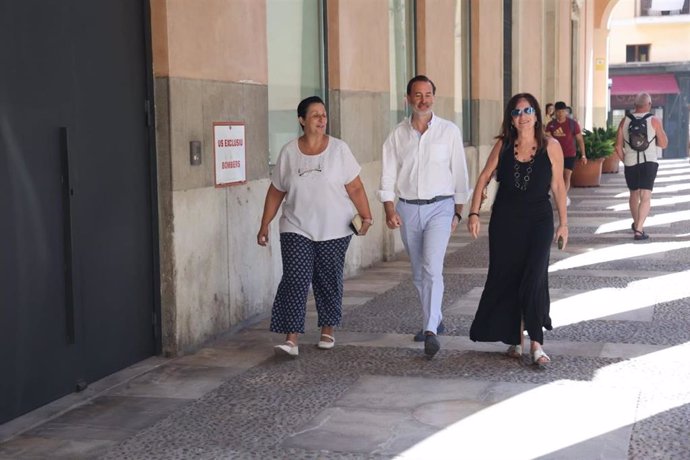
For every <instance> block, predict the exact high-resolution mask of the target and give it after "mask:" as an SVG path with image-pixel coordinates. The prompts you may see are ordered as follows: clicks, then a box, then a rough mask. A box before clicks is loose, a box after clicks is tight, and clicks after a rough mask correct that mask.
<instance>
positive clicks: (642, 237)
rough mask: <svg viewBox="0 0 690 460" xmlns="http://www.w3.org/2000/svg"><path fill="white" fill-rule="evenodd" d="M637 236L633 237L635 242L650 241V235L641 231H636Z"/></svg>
mask: <svg viewBox="0 0 690 460" xmlns="http://www.w3.org/2000/svg"><path fill="white" fill-rule="evenodd" d="M634 232H635V236H634V237H633V238H634V239H635V241H641V240H648V239H649V235H647V234H646V233H645V232H641V231H639V230H634Z"/></svg>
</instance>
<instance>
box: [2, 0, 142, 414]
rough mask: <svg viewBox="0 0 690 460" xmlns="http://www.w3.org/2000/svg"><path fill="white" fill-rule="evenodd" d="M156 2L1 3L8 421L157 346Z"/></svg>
mask: <svg viewBox="0 0 690 460" xmlns="http://www.w3.org/2000/svg"><path fill="white" fill-rule="evenodd" d="M142 3H143V2H142V0H100V1H98V2H94V1H92V0H61V1H56V2H52V1H51V2H46V1H41V0H22V1H21V2H17V1H14V0H0V68H2V69H3V71H2V72H0V149H1V150H0V242H1V243H0V248H1V250H0V375H1V378H0V423H2V422H4V421H7V420H9V419H11V418H14V417H16V416H18V415H20V414H22V413H25V412H27V411H29V410H31V409H33V408H35V407H38V406H40V405H42V404H45V403H47V402H49V401H51V400H54V399H56V398H58V397H60V396H62V395H65V394H67V393H70V392H72V391H74V390H75V389H76V388H77V386H80V385H82V384H84V383H89V382H92V381H94V380H96V379H98V378H101V377H103V376H105V375H107V374H109V373H112V372H114V371H116V370H118V369H121V368H123V367H125V366H127V365H129V364H131V363H134V362H136V361H139V360H141V359H143V358H145V357H147V356H150V355H152V354H153V353H154V351H155V343H154V330H153V327H152V317H153V312H154V307H155V305H154V304H155V301H154V292H155V282H154V279H155V276H154V269H155V267H154V262H153V253H154V251H153V229H152V222H153V219H152V209H153V208H152V206H153V200H152V196H151V164H150V163H151V162H150V153H149V152H150V151H149V145H148V128H147V117H146V112H145V102H146V99H147V90H146V81H147V80H146V78H147V66H146V59H145V49H146V48H145V38H144V26H143V24H144V18H143V12H144V9H143V5H142Z"/></svg>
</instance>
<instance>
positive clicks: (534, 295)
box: [467, 93, 568, 365]
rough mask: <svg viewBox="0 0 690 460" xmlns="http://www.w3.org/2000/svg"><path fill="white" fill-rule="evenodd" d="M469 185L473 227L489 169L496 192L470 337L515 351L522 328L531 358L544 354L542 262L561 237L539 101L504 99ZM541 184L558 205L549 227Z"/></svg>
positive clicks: (553, 153) (557, 169)
mask: <svg viewBox="0 0 690 460" xmlns="http://www.w3.org/2000/svg"><path fill="white" fill-rule="evenodd" d="M497 139H498V141H497V142H496V144H495V145H494V147H493V149H492V150H491V153H490V155H489V158H488V159H487V161H486V165H485V166H484V170H483V171H482V172H481V174H480V175H479V178H478V180H477V186H476V187H475V189H474V195H473V196H472V202H471V207H470V213H469V218H468V222H467V228H468V230H469V231H470V233H471V234H472V236H473V237H475V238H476V237H477V236H478V235H479V208H480V206H481V201H482V194H483V192H484V188H485V186H486V184H487V183H488V182H489V179H490V178H491V176H492V174H493V173H494V171H496V174H497V176H496V179H497V180H498V183H499V186H498V192H497V194H496V199H495V201H494V204H493V208H492V211H491V220H490V222H489V273H488V276H487V279H486V284H485V286H484V292H483V293H482V297H481V300H480V301H479V307H478V308H477V313H476V315H475V317H474V321H473V322H472V327H471V329H470V338H471V339H472V340H473V341H480V342H496V341H501V342H503V343H506V344H508V345H510V347H509V348H508V355H509V356H512V357H515V358H521V357H522V338H523V330H526V331H527V333H528V334H529V337H530V340H531V344H530V354H531V357H532V362H533V363H535V364H538V365H545V364H546V363H548V362H549V361H550V359H549V357H548V356H547V355H546V353H544V351H543V350H542V344H543V343H544V332H543V329H544V328H546V329H547V330H551V328H552V326H551V318H550V317H549V307H550V299H549V282H548V266H549V252H550V248H551V242H552V241H553V240H558V239H559V238H560V239H562V240H563V242H562V246H561V247H562V248H563V247H565V245H566V244H567V243H568V217H567V214H566V206H565V185H564V183H563V151H562V150H561V146H560V144H559V143H558V141H556V140H554V139H551V138H547V137H545V136H544V125H543V122H542V118H541V109H540V108H539V103H538V102H537V100H536V99H535V98H534V96H532V95H531V94H528V93H520V94H516V95H515V96H513V97H512V98H511V99H510V101H509V102H508V104H507V106H506V109H505V114H504V117H503V124H502V127H501V133H500V134H499V135H498V136H497ZM549 189H551V192H552V193H553V196H554V201H555V203H556V208H557V209H558V220H559V225H558V228H556V231H555V238H554V228H553V227H554V222H553V211H552V209H551V202H550V201H549Z"/></svg>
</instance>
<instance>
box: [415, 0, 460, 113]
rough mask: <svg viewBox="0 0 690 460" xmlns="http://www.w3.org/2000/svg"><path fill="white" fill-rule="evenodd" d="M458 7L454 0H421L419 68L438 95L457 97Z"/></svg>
mask: <svg viewBox="0 0 690 460" xmlns="http://www.w3.org/2000/svg"><path fill="white" fill-rule="evenodd" d="M455 8H456V5H455V1H453V0H422V1H419V2H417V24H418V27H417V71H418V73H420V74H423V75H426V76H428V77H429V78H431V79H432V80H433V81H434V84H435V85H436V96H437V98H439V97H440V98H443V97H449V98H453V97H455V93H454V90H455V73H454V72H455V60H456V59H459V56H457V57H456V56H455V20H456V14H455ZM458 96H459V95H458ZM451 110H452V106H451ZM445 117H446V118H450V119H451V120H452V119H453V118H454V117H451V116H450V114H448V113H447V114H446V115H445Z"/></svg>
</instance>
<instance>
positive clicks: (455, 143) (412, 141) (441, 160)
mask: <svg viewBox="0 0 690 460" xmlns="http://www.w3.org/2000/svg"><path fill="white" fill-rule="evenodd" d="M396 195H397V196H399V197H401V198H404V199H407V200H428V199H431V198H433V197H435V196H441V195H446V196H448V195H453V197H454V199H455V203H457V204H464V203H466V202H467V201H468V200H469V197H470V189H469V185H468V178H467V160H466V159H465V148H464V147H463V143H462V136H461V135H460V129H459V128H458V127H457V126H456V125H455V124H454V123H451V122H450V121H448V120H445V119H443V118H440V117H437V116H436V115H432V118H431V121H430V122H429V125H428V128H427V130H426V131H425V132H424V133H423V134H420V133H419V131H417V130H416V129H414V127H413V126H412V124H411V119H410V117H407V118H405V119H404V120H403V121H401V122H400V123H399V124H398V126H396V127H395V129H394V130H393V132H391V134H390V135H389V136H388V139H386V142H385V143H384V144H383V162H382V166H381V188H380V190H378V192H377V197H378V199H379V200H380V201H381V202H386V201H394V200H395V196H396Z"/></svg>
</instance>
